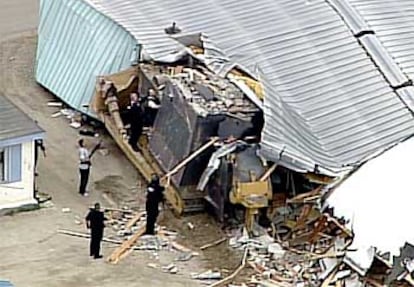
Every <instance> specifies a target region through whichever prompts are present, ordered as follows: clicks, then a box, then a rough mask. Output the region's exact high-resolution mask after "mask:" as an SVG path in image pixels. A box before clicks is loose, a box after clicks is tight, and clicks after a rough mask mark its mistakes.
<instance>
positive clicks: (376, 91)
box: [87, 0, 414, 171]
mask: <svg viewBox="0 0 414 287" xmlns="http://www.w3.org/2000/svg"><path fill="white" fill-rule="evenodd" d="M87 1H88V3H90V4H91V5H93V6H94V7H95V8H96V9H98V10H99V11H100V12H102V13H104V14H105V15H107V16H109V17H110V18H112V19H113V20H114V21H116V22H117V23H119V24H120V25H121V26H123V27H125V29H127V30H128V31H129V32H130V33H131V34H132V35H133V36H134V37H135V38H136V39H137V41H138V42H139V43H141V44H143V48H144V50H145V52H146V54H148V55H149V56H151V57H152V58H153V59H155V60H158V61H167V62H168V61H174V60H176V59H177V58H178V57H179V56H181V55H182V52H183V49H184V47H183V46H181V45H180V44H178V42H177V41H175V40H173V39H172V38H171V37H169V36H168V35H166V33H165V32H164V29H165V28H166V27H168V26H170V25H171V23H172V22H176V23H177V25H178V27H179V28H180V29H181V30H182V33H184V34H194V33H205V35H207V36H208V39H209V41H210V42H209V45H210V46H211V47H213V48H219V49H218V51H216V53H215V54H217V55H225V56H227V57H228V60H229V61H231V62H232V63H237V64H238V65H240V66H242V67H244V68H246V69H248V70H249V71H250V72H251V73H256V75H257V74H258V69H260V71H261V73H260V74H261V79H262V81H263V84H264V87H265V92H266V97H265V103H264V105H265V127H264V131H263V138H262V140H263V142H262V147H263V151H264V154H266V155H267V156H268V157H269V158H270V159H273V160H278V159H280V158H282V159H283V161H284V163H285V164H290V165H292V166H295V167H296V168H298V169H305V170H313V169H314V168H315V166H320V167H321V168H325V169H328V170H331V171H337V170H340V169H342V168H343V166H344V165H349V164H354V163H356V162H358V161H359V160H361V159H362V158H365V157H366V156H367V155H368V154H370V153H372V152H374V151H376V150H377V149H380V148H384V147H386V146H388V145H390V144H392V143H394V142H395V141H398V140H401V139H402V138H405V137H407V136H408V135H410V134H412V133H413V132H414V125H413V117H412V115H411V113H410V111H409V110H408V109H407V108H406V106H405V105H404V104H403V102H402V101H401V100H400V99H399V97H398V96H397V94H396V93H395V92H394V91H393V90H392V89H391V87H390V86H389V84H388V83H387V81H385V79H384V77H383V75H382V74H381V73H380V72H379V71H378V68H377V67H376V66H375V65H374V63H373V61H372V60H371V59H370V58H369V56H368V55H367V54H366V51H365V50H364V49H363V48H362V47H361V45H360V44H359V42H358V41H357V39H355V38H354V36H353V34H352V33H351V31H350V29H349V28H348V27H347V25H345V23H344V22H343V20H342V17H341V16H340V15H338V13H337V12H336V11H335V10H334V9H333V8H332V7H331V6H330V5H329V4H328V3H327V2H325V1H323V0H313V1H304V0H277V1H268V0H256V1H250V0H226V1H218V0H217V1H214V0H210V1H198V2H197V1H190V0H171V1H163V2H162V3H160V1H156V0H139V1H138V0H130V1H123V0H87ZM358 25H359V26H361V27H362V26H363V24H362V23H359V24H358ZM216 50H217V49H216ZM225 62H226V61H224V62H223V63H221V64H220V63H214V68H216V69H220V71H223V70H224V71H225V70H226V69H227V68H228V67H231V65H226V64H225ZM388 64H390V63H389V62H387V61H385V63H384V66H385V68H388V66H387V65H388ZM226 67H227V68H226ZM397 82H398V83H399V80H398V79H397V80H396V83H397Z"/></svg>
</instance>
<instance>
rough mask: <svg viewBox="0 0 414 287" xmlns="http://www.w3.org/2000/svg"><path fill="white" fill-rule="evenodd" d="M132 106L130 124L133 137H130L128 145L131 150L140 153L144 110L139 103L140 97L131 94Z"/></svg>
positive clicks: (130, 107)
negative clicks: (139, 141)
mask: <svg viewBox="0 0 414 287" xmlns="http://www.w3.org/2000/svg"><path fill="white" fill-rule="evenodd" d="M130 99H131V104H130V106H129V107H128V108H129V113H128V114H129V122H130V125H131V135H130V137H129V140H128V143H129V145H130V146H131V148H132V149H133V150H134V151H136V152H138V151H139V148H138V140H139V138H140V136H141V134H142V124H143V123H142V109H141V105H140V103H139V99H138V95H137V94H135V93H133V94H131V97H130Z"/></svg>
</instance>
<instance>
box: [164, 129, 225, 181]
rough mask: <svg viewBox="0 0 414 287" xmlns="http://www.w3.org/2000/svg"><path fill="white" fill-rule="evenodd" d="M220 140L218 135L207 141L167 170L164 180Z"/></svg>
mask: <svg viewBox="0 0 414 287" xmlns="http://www.w3.org/2000/svg"><path fill="white" fill-rule="evenodd" d="M218 140H219V138H218V137H213V138H212V139H211V140H209V141H208V142H206V143H205V144H204V145H202V146H201V147H199V148H198V149H197V150H196V151H194V152H193V153H192V154H190V155H189V156H188V157H186V158H185V159H184V160H183V161H181V162H180V163H178V164H177V165H176V166H175V167H174V168H173V169H171V170H170V171H169V172H167V173H166V174H165V175H164V176H163V177H162V180H165V179H167V180H168V179H169V178H170V177H171V176H173V175H174V174H176V173H177V172H178V171H179V170H180V169H182V168H183V167H185V166H186V165H187V164H188V163H189V162H190V161H192V160H193V159H195V158H196V157H197V156H198V155H200V154H201V153H202V152H203V151H205V150H206V149H208V148H209V147H210V146H212V145H213V144H215V143H216V142H217V141H218Z"/></svg>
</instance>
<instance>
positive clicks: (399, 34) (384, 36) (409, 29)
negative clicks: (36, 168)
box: [343, 0, 414, 80]
mask: <svg viewBox="0 0 414 287" xmlns="http://www.w3.org/2000/svg"><path fill="white" fill-rule="evenodd" d="M343 1H347V2H349V3H350V4H351V5H352V6H353V7H354V9H356V10H357V11H358V12H359V13H360V14H361V15H362V17H363V19H364V20H365V21H366V22H367V23H368V25H369V26H370V27H371V28H372V30H373V31H374V32H375V34H376V36H377V37H378V39H379V41H380V42H381V44H382V45H383V46H384V47H385V49H386V50H387V51H388V53H389V54H390V55H391V57H392V58H393V59H394V60H395V62H396V63H397V64H398V65H399V66H400V68H401V69H402V71H403V72H404V73H405V74H406V75H407V76H408V77H409V78H410V79H411V80H414V25H413V23H414V1H412V0H393V1H389V0H343Z"/></svg>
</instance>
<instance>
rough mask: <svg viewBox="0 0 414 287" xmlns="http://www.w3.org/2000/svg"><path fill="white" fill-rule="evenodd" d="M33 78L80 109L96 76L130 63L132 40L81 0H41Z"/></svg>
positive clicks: (87, 111) (83, 109)
mask: <svg viewBox="0 0 414 287" xmlns="http://www.w3.org/2000/svg"><path fill="white" fill-rule="evenodd" d="M40 5H41V6H40V24H39V32H38V34H39V40H38V50H37V55H36V61H37V63H36V79H37V81H38V82H39V83H40V84H41V85H43V86H44V87H46V88H47V89H49V90H50V91H52V92H53V93H54V94H56V95H58V96H59V97H60V98H61V99H62V100H63V101H64V102H66V103H67V104H69V105H70V106H72V107H73V108H75V109H77V110H80V111H83V112H85V113H88V114H90V115H92V116H93V114H92V111H91V110H85V108H84V107H83V106H84V105H89V104H90V103H91V99H92V96H93V93H94V83H95V80H96V77H97V76H99V75H105V74H111V73H116V72H119V71H120V70H123V69H126V68H128V67H130V64H131V56H132V54H133V50H134V48H135V47H136V41H135V39H134V38H133V37H132V36H131V35H130V34H129V33H128V32H126V31H125V30H124V29H123V28H121V27H120V26H118V25H116V24H114V22H112V21H111V20H110V19H109V18H107V17H105V16H104V15H102V14H100V13H98V12H97V11H96V10H95V9H93V8H92V7H91V6H89V5H88V4H86V3H85V2H84V1H75V0H68V1H53V0H42V1H41V3H40Z"/></svg>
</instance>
